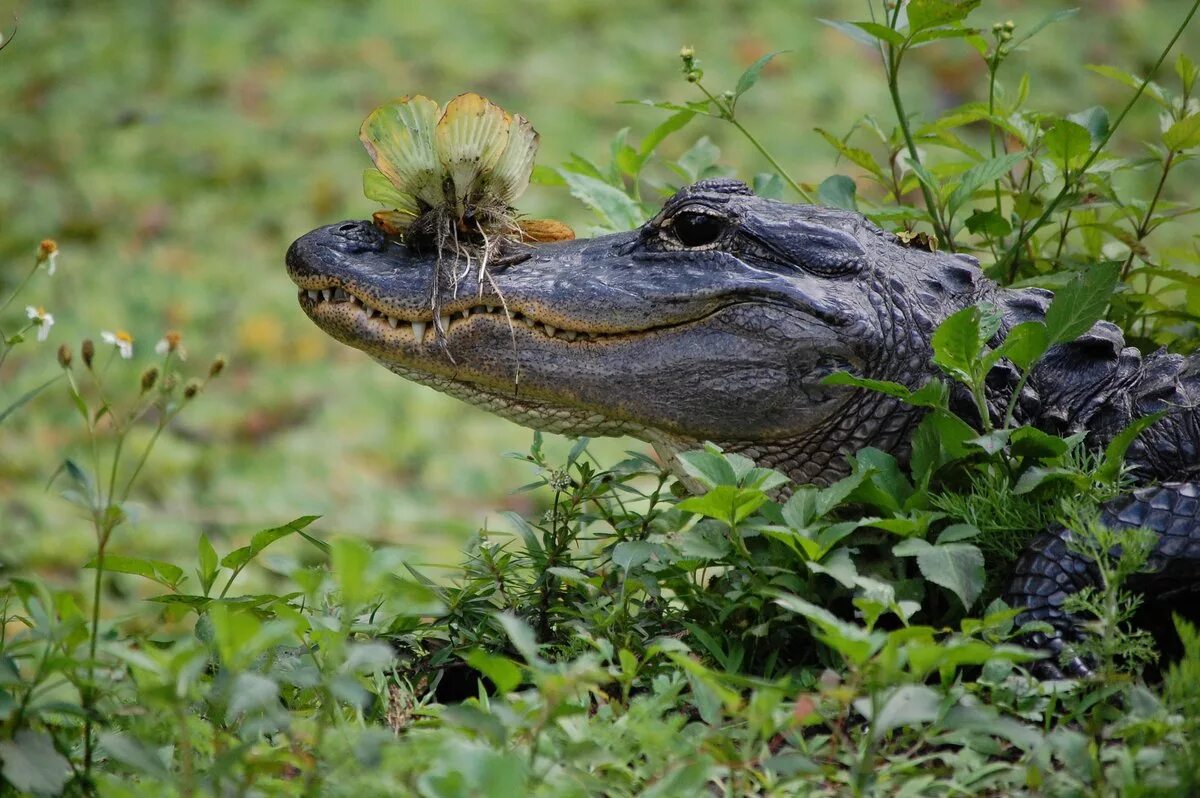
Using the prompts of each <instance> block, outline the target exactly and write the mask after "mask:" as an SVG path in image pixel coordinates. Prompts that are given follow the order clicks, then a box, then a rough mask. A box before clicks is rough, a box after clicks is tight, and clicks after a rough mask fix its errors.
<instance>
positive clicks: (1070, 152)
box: [1042, 119, 1092, 171]
mask: <svg viewBox="0 0 1200 798" xmlns="http://www.w3.org/2000/svg"><path fill="white" fill-rule="evenodd" d="M1042 146H1043V147H1045V149H1046V152H1047V154H1049V156H1050V159H1051V161H1052V162H1053V163H1054V165H1055V166H1057V167H1058V168H1059V169H1061V170H1063V171H1072V170H1076V169H1079V168H1080V167H1081V166H1083V163H1084V161H1086V160H1087V159H1088V156H1089V155H1091V153H1092V134H1091V133H1089V132H1088V131H1087V128H1085V127H1083V126H1082V125H1079V124H1077V123H1075V122H1072V121H1070V120H1069V119H1059V120H1056V121H1055V123H1054V124H1053V125H1051V126H1050V129H1049V130H1048V131H1046V134H1045V135H1044V136H1043V137H1042Z"/></svg>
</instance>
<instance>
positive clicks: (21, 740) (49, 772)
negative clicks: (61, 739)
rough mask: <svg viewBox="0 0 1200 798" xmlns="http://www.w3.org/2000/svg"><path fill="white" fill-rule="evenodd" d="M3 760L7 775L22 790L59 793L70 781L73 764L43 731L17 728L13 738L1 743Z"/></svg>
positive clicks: (45, 793)
mask: <svg viewBox="0 0 1200 798" xmlns="http://www.w3.org/2000/svg"><path fill="white" fill-rule="evenodd" d="M0 760H2V761H3V762H4V770H3V772H4V778H5V779H6V780H7V781H8V783H9V784H11V785H12V786H13V787H14V788H15V789H17V790H19V791H21V792H25V793H34V794H38V795H58V794H59V793H60V792H62V789H63V787H65V786H66V784H67V782H68V781H70V780H71V776H72V770H71V763H70V762H68V761H67V758H66V757H64V756H63V755H62V754H60V753H59V752H58V751H57V750H56V749H55V748H54V741H53V740H52V739H51V738H50V735H49V734H47V733H46V732H43V731H34V730H33V729H18V730H17V733H16V735H14V737H13V739H12V740H6V741H4V742H0Z"/></svg>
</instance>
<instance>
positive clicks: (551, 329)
mask: <svg viewBox="0 0 1200 798" xmlns="http://www.w3.org/2000/svg"><path fill="white" fill-rule="evenodd" d="M556 332H558V328H557V327H554V326H551V325H549V324H547V325H546V335H549V336H550V337H551V338H553V337H554V334H555V333H556Z"/></svg>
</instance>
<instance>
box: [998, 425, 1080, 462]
mask: <svg viewBox="0 0 1200 798" xmlns="http://www.w3.org/2000/svg"><path fill="white" fill-rule="evenodd" d="M1010 443H1011V448H1012V453H1013V454H1015V455H1016V456H1018V457H1033V458H1039V459H1049V458H1052V457H1059V456H1061V455H1063V454H1065V453H1066V451H1067V448H1068V447H1067V442H1066V441H1064V440H1063V439H1062V438H1060V437H1058V436H1057V435H1050V434H1048V433H1045V432H1042V431H1041V430H1040V429H1038V428H1036V427H1018V428H1017V429H1015V430H1013V433H1012V437H1011V438H1010Z"/></svg>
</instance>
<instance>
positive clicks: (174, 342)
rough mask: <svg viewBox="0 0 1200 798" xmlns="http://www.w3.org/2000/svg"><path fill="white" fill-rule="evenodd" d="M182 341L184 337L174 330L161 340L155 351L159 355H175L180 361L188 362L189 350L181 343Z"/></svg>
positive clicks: (155, 346)
mask: <svg viewBox="0 0 1200 798" xmlns="http://www.w3.org/2000/svg"><path fill="white" fill-rule="evenodd" d="M181 339H182V336H181V335H180V334H179V333H177V332H175V331H173V330H172V331H171V332H169V333H167V334H166V335H164V336H163V337H162V338H160V339H159V341H158V343H157V344H155V345H154V351H155V353H156V354H159V355H166V354H169V353H173V354H174V355H175V357H177V358H179V359H180V360H187V350H186V349H184V348H183V344H181V343H180V340H181Z"/></svg>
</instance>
